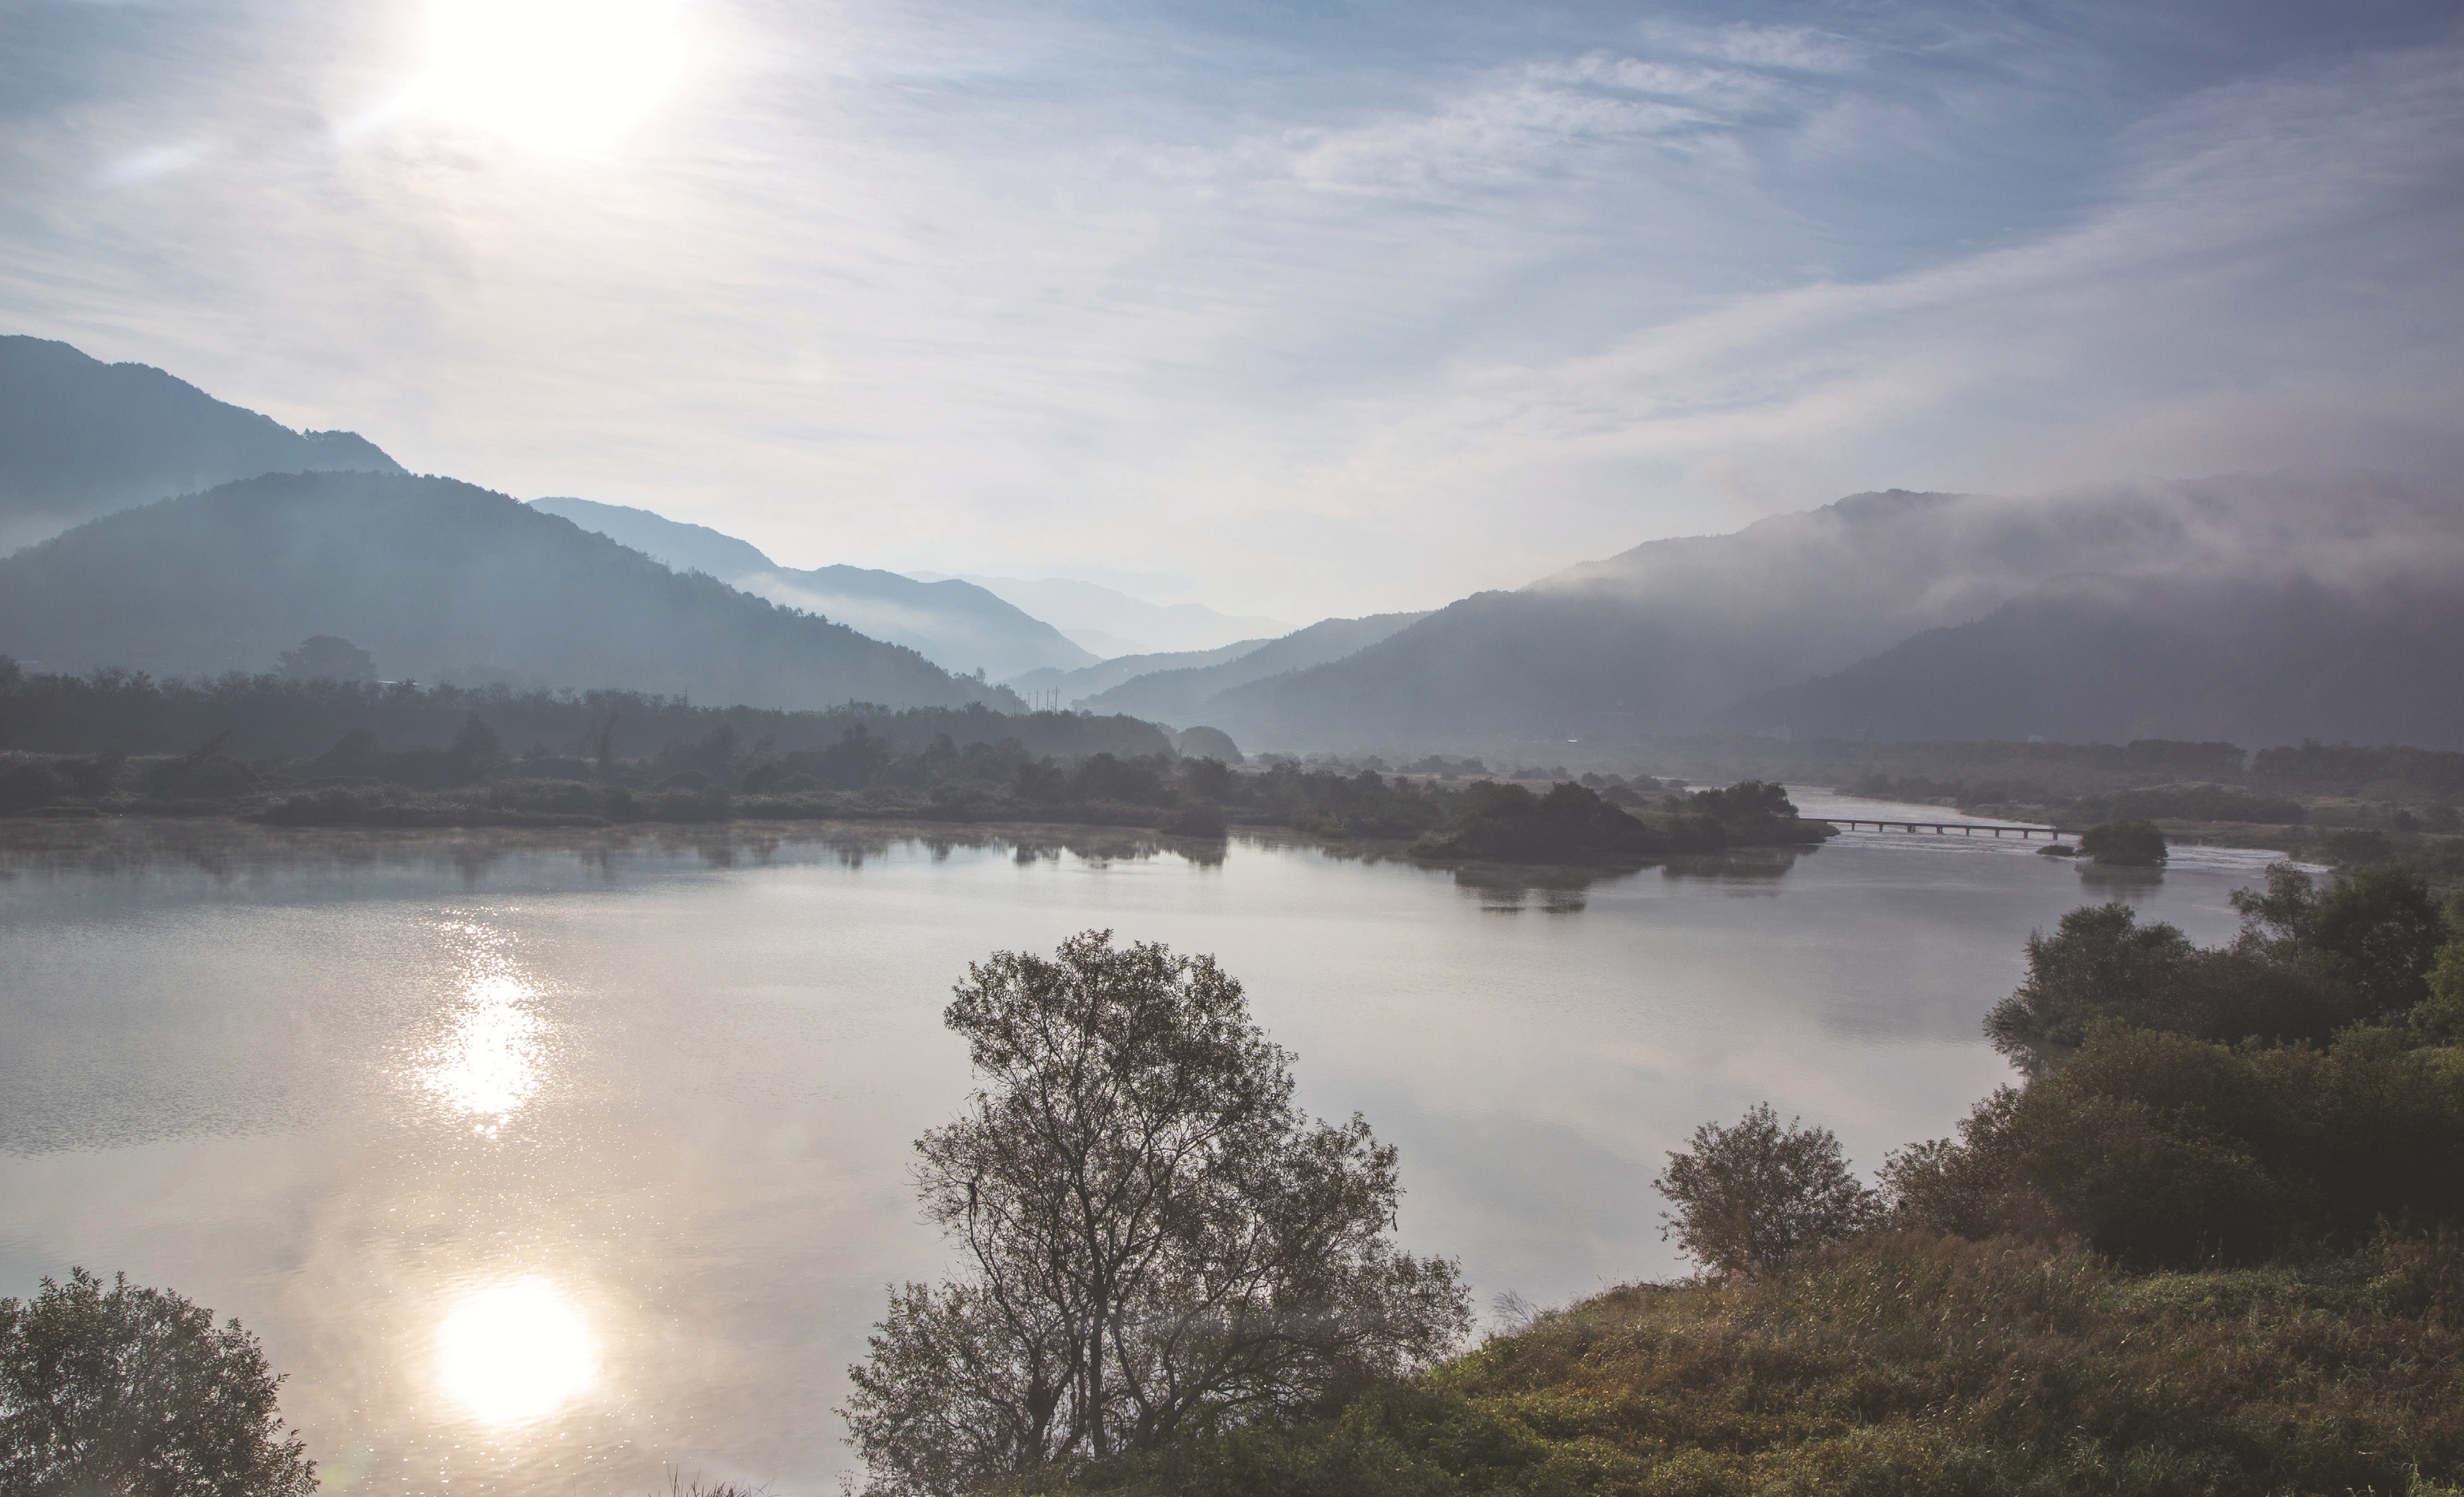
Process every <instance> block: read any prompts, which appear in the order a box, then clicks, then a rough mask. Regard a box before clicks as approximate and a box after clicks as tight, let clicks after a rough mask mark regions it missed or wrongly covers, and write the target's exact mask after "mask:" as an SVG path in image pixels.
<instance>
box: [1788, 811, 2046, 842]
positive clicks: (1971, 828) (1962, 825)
mask: <svg viewBox="0 0 2464 1497" xmlns="http://www.w3.org/2000/svg"><path fill="white" fill-rule="evenodd" d="M1807 820H1809V821H1817V822H1829V823H1830V824H1831V825H1832V826H1839V827H1844V828H1846V829H1847V830H1849V831H1855V830H1856V829H1857V828H1858V827H1859V826H1871V827H1873V828H1874V829H1875V830H1876V831H1904V832H1920V831H1929V832H1932V833H1933V834H1934V835H1936V836H1946V835H1947V834H1949V833H1951V832H1960V833H1963V834H1964V835H1967V836H1970V837H1973V836H1975V835H1976V834H1977V833H1978V832H1980V831H1990V832H1991V833H1992V834H1993V835H1995V836H1996V837H1999V836H2001V835H2002V834H2003V833H2004V832H2010V833H2012V834H2013V835H2014V836H2017V837H2018V838H2019V839H2020V840H2022V841H2025V840H2026V839H2028V838H2030V837H2033V836H2035V834H2036V833H2038V832H2043V833H2044V834H2045V836H2046V837H2047V838H2048V839H2049V840H2058V839H2060V838H2063V837H2076V836H2078V835H2079V831H2078V829H2077V828H2075V827H2070V826H1993V825H1991V824H1989V823H1986V822H1911V821H1902V820H1900V819H1899V818H1897V817H1892V818H1890V819H1889V820H1886V821H1877V820H1875V819H1874V818H1873V817H1871V816H1814V817H1808V818H1807Z"/></svg>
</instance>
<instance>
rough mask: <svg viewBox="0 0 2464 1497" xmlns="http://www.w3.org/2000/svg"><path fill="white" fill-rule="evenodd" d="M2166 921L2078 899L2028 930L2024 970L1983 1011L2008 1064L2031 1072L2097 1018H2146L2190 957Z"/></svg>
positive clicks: (2079, 1038)
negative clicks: (2048, 927) (2051, 928)
mask: <svg viewBox="0 0 2464 1497" xmlns="http://www.w3.org/2000/svg"><path fill="white" fill-rule="evenodd" d="M2197 956H2198V948H2197V947H2195V946H2193V945H2191V944H2190V938H2189V936H2184V935H2183V934H2182V933H2181V932H2180V931H2179V930H2176V929H2175V928H2174V927H2172V926H2170V925H2164V924H2158V925H2147V926H2143V925H2141V924H2140V923H2139V914H2138V912H2136V911H2134V910H2132V909H2131V908H2130V907H2129V906H2128V905H2126V904H2123V903H2120V902H2118V901H2117V902H2115V903H2112V904H2104V905H2089V906H2082V907H2081V908H2079V909H2077V910H2074V911H2072V912H2071V913H2070V914H2066V915H2063V916H2062V919H2061V924H2060V925H2059V926H2057V927H2056V929H2055V932H2054V934H2053V935H2052V936H2046V935H2045V934H2044V933H2043V932H2041V931H2037V932H2033V933H2031V934H2030V935H2029V936H2028V976H2027V978H2026V979H2025V980H2022V981H2021V982H2020V984H2019V986H2018V989H2017V991H2015V992H2013V994H2012V995H2011V996H2010V997H2009V998H2006V999H2004V1000H2002V1002H1998V1003H1996V1004H1994V1005H1993V1007H1992V1009H1991V1011H1990V1012H1989V1013H1987V1014H1986V1016H1985V1033H1986V1036H1987V1038H1989V1039H1991V1041H1992V1042H1993V1047H1994V1048H1995V1049H1997V1050H2000V1051H2001V1052H2002V1053H2003V1054H2005V1055H2007V1056H2009V1057H2011V1061H2012V1064H2013V1065H2015V1066H2017V1067H2018V1068H2020V1069H2021V1070H2023V1071H2025V1072H2027V1073H2028V1074H2029V1075H2032V1076H2034V1075H2037V1074H2040V1073H2041V1072H2043V1071H2044V1070H2046V1069H2047V1068H2049V1067H2051V1066H2052V1065H2054V1064H2055V1063H2057V1061H2059V1060H2060V1059H2061V1058H2062V1057H2063V1056H2065V1055H2067V1054H2068V1053H2070V1052H2071V1051H2072V1050H2075V1049H2077V1048H2079V1045H2080V1044H2081V1042H2083V1041H2084V1040H2086V1038H2087V1033H2088V1029H2089V1028H2090V1026H2091V1025H2093V1024H2095V1023H2096V1022H2097V1021H2099V1020H2101V1019H2115V1018H2127V1019H2130V1020H2133V1021H2135V1022H2138V1023H2142V1024H2145V1023H2146V1022H2148V1019H2149V1017H2150V1016H2151V1015H2152V1014H2153V1013H2155V1012H2156V1011H2157V1010H2158V1009H2160V1008H2161V1007H2162V1006H2163V1004H2164V1002H2165V999H2166V997H2167V994H2168V993H2169V992H2170V990H2171V989H2173V988H2174V987H2175V986H2177V985H2178V984H2179V983H2180V982H2182V980H2184V978H2185V977H2186V976H2187V974H2188V973H2189V968H2190V966H2191V963H2192V962H2193V961H2194V960H2195V959H2196V958H2197Z"/></svg>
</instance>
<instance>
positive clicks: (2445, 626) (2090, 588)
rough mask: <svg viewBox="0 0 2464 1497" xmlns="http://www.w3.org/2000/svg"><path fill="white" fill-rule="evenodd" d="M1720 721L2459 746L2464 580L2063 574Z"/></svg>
mask: <svg viewBox="0 0 2464 1497" xmlns="http://www.w3.org/2000/svg"><path fill="white" fill-rule="evenodd" d="M1721 716H1722V722H1723V725H1724V726H1727V727H1731V728H1739V729H1745V730H1749V731H1770V730H1771V729H1774V728H1779V729H1785V730H1787V731H1788V732H1790V733H1791V734H1793V735H1795V736H1800V737H1870V738H1875V739H1881V740H1892V739H1915V738H1969V739H1974V738H2006V739H2020V738H2026V737H2032V736H2034V737H2046V738H2049V739H2053V740H2056V741H2071V742H2105V743H2124V742H2128V741H2130V740H2131V739H2133V738H2178V739H2187V740H2190V741H2223V742H2231V743H2242V744H2251V745H2260V746H2264V745H2269V744H2277V743H2295V742H2299V741H2300V740H2301V739H2303V738H2314V737H2315V738H2325V739H2329V740H2343V741H2352V742H2361V743H2409V744H2412V745H2415V746H2418V747H2423V748H2450V749H2452V748H2464V578H2456V577H2454V576H2453V575H2452V574H2451V575H2450V576H2449V577H2448V578H2446V579H2432V578H2430V577H2426V576H2420V575H2413V576H2398V577H2394V578H2389V579H2387V580H2386V581H2384V582H2383V583H2380V584H2379V585H2376V586H2372V587H2368V588H2354V587H2339V586H2330V585H2327V584H2324V583H2321V582H2320V581H2318V580H2317V579H2315V578H2312V577H2308V576H2305V575H2299V574H2296V575H2290V576H2277V577H2223V578H2216V577H2198V576H2174V577H2162V578H2152V577H2141V578H2127V579H2124V578H2112V577H2073V578H2062V579H2058V580H2057V581H2055V582H2053V583H2047V584H2046V585H2045V586H2043V587H2039V588H2036V589H2035V590H2034V591H2032V592H2030V593H2029V594H2028V595H2027V596H2025V597H2023V598H2019V599H2016V600H2014V601H2013V602H2011V603H2007V604H2004V605H2002V606H2001V607H1999V608H1996V609H1994V610H1993V611H1992V612H1991V613H1989V614H1987V615H1986V616H1985V617H1984V618H1982V619H1979V620H1977V621H1976V622H1974V623H1972V624H1963V625H1959V626H1957V627H1950V628H1939V629H1928V630H1926V631H1925V632H1924V633H1922V634H1919V635H1917V636H1916V637H1915V638H1913V639H1910V640H1907V641H1905V642H1903V643H1902V644H1899V645H1895V646H1893V647H1892V648H1891V649H1886V650H1884V651H1882V652H1881V654H1878V655H1875V656H1873V657H1871V658H1869V659H1866V660H1862V661H1859V662H1858V663H1857V664H1856V665H1853V666H1850V667H1849V668H1848V669H1847V670H1845V671H1836V672H1834V673H1832V674H1830V675H1826V676H1821V677H1818V678H1816V679H1815V680H1812V681H1807V682H1803V683H1800V684H1799V685H1796V686H1793V687H1788V688H1785V689H1783V690H1781V691H1777V692H1769V693H1763V694H1761V695H1759V696H1756V697H1753V698H1751V699H1750V700H1749V701H1746V702H1742V703H1739V704H1738V705H1737V706H1735V707H1733V708H1731V709H1729V710H1728V711H1727V712H1726V713H1724V714H1722V715H1721Z"/></svg>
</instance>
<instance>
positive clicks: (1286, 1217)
mask: <svg viewBox="0 0 2464 1497" xmlns="http://www.w3.org/2000/svg"><path fill="white" fill-rule="evenodd" d="M945 1019H946V1022H947V1023H948V1024H949V1026H950V1027H951V1028H952V1029H954V1030H956V1031H957V1032H958V1033H959V1034H961V1035H963V1036H965V1037H966V1040H967V1044H968V1050H969V1054H970V1056H971V1058H972V1059H973V1061H974V1063H975V1067H976V1069H977V1072H978V1074H979V1077H980V1078H981V1080H982V1085H981V1087H980V1088H979V1090H977V1091H976V1092H975V1094H974V1096H973V1099H972V1101H971V1104H970V1106H969V1109H968V1111H967V1113H966V1115H964V1116H962V1117H961V1118H959V1119H958V1120H957V1121H956V1122H954V1123H951V1124H949V1125H948V1126H946V1127H942V1128H937V1129H935V1130H933V1131H932V1132H931V1133H929V1134H926V1135H925V1136H924V1137H923V1138H921V1139H919V1140H918V1141H917V1144H916V1149H917V1152H918V1153H919V1155H921V1156H922V1161H923V1162H922V1166H921V1169H920V1171H919V1187H920V1195H921V1198H922V1200H923V1203H924V1208H925V1212H926V1214H927V1215H928V1216H929V1217H930V1218H931V1219H932V1220H933V1221H934V1222H936V1223H938V1224H939V1225H940V1226H941V1227H942V1229H943V1230H944V1231H946V1232H947V1233H948V1234H949V1235H950V1236H951V1237H953V1238H954V1239H956V1240H957V1242H958V1243H959V1244H961V1245H963V1246H964V1248H965V1249H966V1253H967V1255H968V1257H969V1258H970V1259H971V1260H972V1266H973V1272H972V1273H971V1274H970V1275H969V1276H968V1277H967V1278H966V1279H965V1280H964V1281H962V1282H958V1283H947V1284H944V1285H942V1286H940V1287H939V1288H937V1289H936V1288H931V1287H928V1286H925V1285H921V1284H910V1285H908V1286H907V1287H906V1288H904V1289H901V1290H898V1291H895V1292H893V1294H892V1295H891V1305H890V1314H889V1316H888V1318H887V1319H885V1320H884V1321H882V1322H881V1324H880V1325H879V1326H878V1327H877V1328H876V1330H875V1332H874V1334H873V1335H872V1337H871V1338H870V1343H869V1344H870V1354H869V1357H868V1359H867V1360H866V1361H864V1362H862V1363H859V1364H857V1365H856V1366H854V1367H852V1368H850V1369H849V1376H851V1378H852V1379H853V1381H854V1383H855V1390H856V1391H855V1394H854V1396H853V1397H852V1398H850V1399H849V1400H848V1406H847V1409H846V1410H845V1411H844V1412H845V1415H846V1418H847V1425H848V1428H849V1431H850V1433H851V1436H852V1441H851V1442H852V1443H853V1444H854V1445H855V1446H856V1447H857V1448H858V1449H859V1450H860V1451H861V1452H862V1453H863V1455H864V1457H865V1460H866V1462H867V1463H868V1464H869V1466H870V1468H871V1471H872V1476H873V1486H872V1488H871V1490H873V1491H874V1492H878V1493H885V1494H888V1493H897V1494H907V1493H934V1494H940V1493H957V1492H960V1491H965V1490H971V1489H974V1488H977V1487H980V1486H984V1485H986V1484H988V1483H991V1482H994V1481H997V1480H1000V1479H1001V1478H1004V1477H1008V1476H1016V1475H1022V1474H1031V1473H1035V1472H1040V1471H1045V1470H1049V1469H1051V1468H1053V1467H1055V1466H1067V1465H1068V1464H1073V1463H1075V1462H1077V1461H1080V1460H1083V1459H1089V1458H1099V1457H1103V1456H1107V1455H1111V1454H1114V1453H1117V1452H1122V1451H1136V1450H1148V1449H1155V1448H1157V1447H1159V1446H1161V1445H1163V1444H1165V1443H1166V1442H1171V1441H1174V1440H1177V1439H1179V1438H1182V1437H1185V1436H1190V1435H1196V1434H1203V1433H1209V1432H1215V1431H1221V1430H1227V1429H1235V1428H1240V1427H1244V1426H1249V1425H1257V1424H1270V1423H1276V1422H1280V1421H1284V1420H1291V1419H1296V1418H1301V1417H1306V1416H1308V1415H1310V1414H1312V1413H1318V1412H1324V1411H1327V1410H1330V1409H1331V1408H1332V1407H1333V1406H1335V1405H1336V1404H1338V1403H1339V1402H1340V1400H1341V1399H1342V1398H1344V1397H1345V1396H1347V1395H1348V1394H1349V1393H1351V1392H1353V1391H1354V1390H1356V1389H1357V1388H1358V1387H1359V1386H1361V1385H1363V1384H1364V1383H1366V1382H1369V1381H1373V1380H1375V1379H1378V1378H1382V1377H1390V1376H1397V1375H1399V1374H1402V1373H1404V1372H1407V1371H1409V1370H1411V1369H1412V1368H1414V1367H1416V1366H1418V1365H1419V1364H1420V1363H1422V1362H1424V1361H1426V1360H1428V1359H1429V1358H1432V1357H1434V1356H1436V1355H1438V1354H1441V1353H1442V1352H1443V1351H1444V1350H1445V1349H1446V1348H1447V1347H1448V1346H1449V1345H1451V1344H1452V1343H1453V1342H1454V1340H1455V1339H1456V1338H1458V1337H1459V1336H1460V1335H1461V1334H1462V1333H1463V1331H1464V1330H1465V1329H1466V1328H1467V1326H1468V1324H1469V1311H1468V1308H1467V1304H1466V1296H1465V1291H1464V1289H1463V1287H1462V1285H1461V1284H1460V1283H1459V1282H1458V1280H1457V1277H1456V1270H1455V1266H1454V1265H1453V1264H1452V1263H1450V1262H1446V1261H1443V1260H1438V1259H1416V1258H1413V1257H1410V1256H1408V1255H1406V1254H1403V1253H1400V1252H1398V1251H1397V1250H1396V1248H1395V1247H1394V1246H1393V1244H1392V1243H1391V1242H1390V1240H1389V1238H1388V1235H1387V1234H1388V1232H1389V1229H1390V1228H1391V1227H1392V1225H1393V1223H1394V1217H1395V1207H1396V1202H1397V1198H1398V1196H1399V1194H1400V1191H1399V1188H1398V1186H1397V1181H1396V1156H1395V1151H1394V1150H1393V1149H1392V1148H1391V1147H1387V1146H1383V1145H1380V1144H1378V1143H1377V1142H1376V1140H1375V1138H1374V1137H1373V1136H1372V1135H1371V1134H1370V1131H1369V1126H1368V1124H1367V1123H1365V1122H1363V1121H1362V1120H1361V1119H1360V1118H1358V1117H1357V1116H1355V1117H1353V1119H1352V1121H1351V1122H1350V1123H1349V1124H1347V1125H1341V1126H1337V1125H1331V1124H1327V1123H1323V1122H1313V1121H1310V1120H1309V1119H1307V1118H1305V1117H1304V1116H1302V1114H1301V1113H1300V1112H1297V1111H1296V1110H1295V1109H1294V1107H1293V1105H1292V1087H1293V1082H1292V1076H1291V1068H1290V1067H1291V1056H1290V1054H1289V1052H1287V1051H1285V1050H1283V1049H1281V1048H1278V1047H1277V1046H1274V1045H1272V1044H1270V1043H1268V1041H1267V1040H1266V1039H1265V1036H1264V1035H1263V1034H1262V1033H1261V1032H1260V1031H1259V1030H1258V1028H1257V1026H1256V1025H1254V1024H1251V1023H1250V1021H1249V1018H1248V1011H1247V1004H1246V1002H1245V1001H1244V999H1243V996H1242V992H1241V985H1240V984H1239V983H1238V982H1237V981H1235V980H1233V979H1231V978H1230V977H1228V976H1226V975H1225V974H1224V973H1223V972H1222V971H1221V969H1219V968H1218V967H1217V966H1216V965H1215V962H1214V960H1213V959H1212V958H1206V957H1177V956H1175V955H1174V954H1173V953H1172V952H1170V951H1169V950H1167V949H1165V948H1164V947H1162V946H1156V945H1147V944H1144V943H1136V944H1133V945H1131V946H1129V947H1127V948H1126V949H1115V948H1114V947H1113V946H1112V944H1111V933H1110V932H1101V931H1089V932H1086V933H1084V934H1082V935H1079V936H1072V937H1070V938H1069V939H1068V940H1066V941H1064V942H1062V943H1061V946H1060V948H1059V950H1058V951H1057V952H1055V954H1054V955H1053V956H1052V957H1051V958H1041V957H1037V956H1033V955H1028V954H1023V953H1017V952H999V953H996V954H994V956H993V957H992V958H989V959H988V960H986V961H983V962H980V963H978V964H976V965H974V966H972V967H970V968H969V971H968V980H967V981H966V982H965V983H963V984H961V985H960V986H959V987H958V989H957V1000H956V1002H953V1003H952V1004H951V1005H950V1007H949V1010H948V1012H947V1014H946V1016H945Z"/></svg>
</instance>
